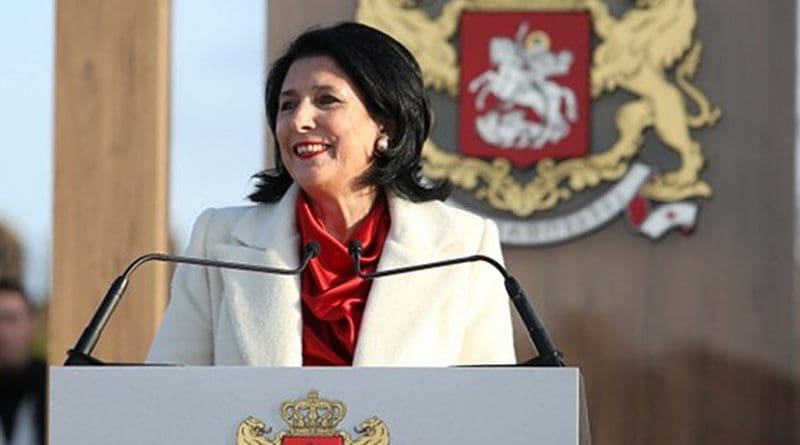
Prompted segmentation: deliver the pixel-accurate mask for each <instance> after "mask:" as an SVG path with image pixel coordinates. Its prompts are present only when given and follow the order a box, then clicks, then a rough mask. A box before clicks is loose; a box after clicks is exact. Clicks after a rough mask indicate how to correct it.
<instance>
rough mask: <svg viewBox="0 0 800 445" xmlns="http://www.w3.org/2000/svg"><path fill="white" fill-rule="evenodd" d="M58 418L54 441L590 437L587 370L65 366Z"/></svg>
mask: <svg viewBox="0 0 800 445" xmlns="http://www.w3.org/2000/svg"><path fill="white" fill-rule="evenodd" d="M312 391H316V394H315V393H314V392H312ZM317 394H318V397H317ZM249 417H252V418H251V419H250V420H246V419H248V418H249ZM49 419H50V428H49V436H50V442H49V443H50V445H62V444H63V445H76V444H81V445H95V444H96V445H108V444H112V443H113V444H114V445H128V444H136V445H142V444H231V445H233V444H236V445H269V444H274V445H278V444H280V445H333V444H340V445H351V444H353V445H362V444H364V445H367V444H369V445H378V444H388V443H391V444H395V445H411V444H452V445H472V444H475V445H478V444H480V445H486V444H502V445H512V444H537V445H538V444H542V445H555V444H587V443H589V441H590V440H589V432H588V422H587V421H586V420H587V419H586V411H585V403H584V401H583V389H582V382H581V376H580V372H579V370H578V369H577V368H491V367H487V368H254V367H247V368H245V367H175V368H170V367H53V368H51V370H50V413H49ZM287 419H288V421H287ZM262 426H263V428H264V430H263V431H262V429H261V427H262ZM354 428H361V429H360V430H359V431H360V432H356V431H354ZM270 429H271V431H270ZM262 433H263V434H262ZM387 434H388V438H387V437H385V436H386V435H387Z"/></svg>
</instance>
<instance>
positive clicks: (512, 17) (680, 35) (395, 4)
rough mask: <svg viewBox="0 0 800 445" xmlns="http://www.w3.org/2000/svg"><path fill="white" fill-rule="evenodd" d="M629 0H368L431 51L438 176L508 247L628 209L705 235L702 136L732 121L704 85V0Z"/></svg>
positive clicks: (366, 17)
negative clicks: (700, 27)
mask: <svg viewBox="0 0 800 445" xmlns="http://www.w3.org/2000/svg"><path fill="white" fill-rule="evenodd" d="M609 3H613V2H609ZM625 3H630V5H629V6H627V7H626V9H625V10H623V11H620V13H619V14H617V11H614V10H613V9H612V8H611V7H610V6H609V4H607V2H606V1H604V0H452V1H445V2H442V1H435V2H434V1H431V0H359V2H358V8H357V10H356V19H357V20H358V21H360V22H362V23H365V24H367V25H370V26H373V27H376V28H378V29H381V30H383V31H384V32H386V33H387V34H389V35H391V36H393V37H395V38H396V39H397V40H398V41H400V42H401V43H403V44H404V45H405V46H406V47H407V48H409V50H410V51H411V52H412V53H413V54H414V56H415V57H416V58H417V60H418V61H419V63H420V66H421V68H422V71H423V75H424V80H425V86H426V88H427V89H428V91H429V92H430V93H431V94H430V95H431V98H432V104H433V109H434V110H433V111H434V116H435V122H434V129H433V131H432V136H431V138H430V139H429V140H428V141H426V143H425V147H424V149H423V153H422V155H423V170H424V172H425V174H426V175H427V176H428V177H429V178H431V179H443V180H448V181H450V183H451V184H452V185H453V186H454V193H453V197H452V200H453V202H454V203H455V204H457V205H459V206H461V207H465V208H468V209H470V210H472V211H475V212H478V213H482V214H484V215H485V216H486V217H489V218H492V219H493V220H494V221H495V222H496V223H497V225H498V228H499V230H500V238H501V241H503V242H504V243H505V244H512V245H526V246H536V245H547V244H553V243H557V242H562V241H567V240H570V239H574V238H578V237H580V236H583V235H586V234H589V233H591V232H593V231H596V230H599V229H601V228H602V227H604V226H606V225H607V224H608V223H610V222H612V221H613V220H615V219H617V218H619V217H620V216H622V215H624V216H626V217H627V221H628V223H629V226H630V228H631V229H632V231H634V232H635V233H637V234H640V235H643V236H646V237H649V238H651V239H659V238H661V237H662V236H664V235H665V234H666V233H668V232H670V231H671V230H673V229H681V230H683V231H684V232H685V233H690V232H691V231H692V229H693V228H694V227H695V224H696V220H697V216H698V214H699V208H700V205H702V203H703V202H704V201H705V200H706V199H708V198H710V197H711V196H712V194H713V189H712V184H710V183H709V182H707V180H706V178H704V177H703V176H704V175H703V169H704V167H705V164H706V156H705V153H704V152H703V147H702V146H701V144H700V142H699V141H698V140H697V138H696V137H694V134H693V133H695V132H696V131H697V130H700V129H702V128H704V127H712V126H714V125H715V124H716V123H717V121H718V119H719V118H720V115H721V111H720V109H719V108H718V107H716V106H715V105H713V104H712V103H711V102H710V101H709V100H708V98H707V97H706V95H705V94H704V93H703V92H702V91H701V89H700V88H699V87H698V86H696V85H695V84H694V77H695V74H696V73H697V70H698V67H699V65H700V60H701V53H702V48H703V46H702V42H701V41H700V40H699V39H698V38H697V37H696V36H695V32H694V31H695V28H696V25H697V23H698V13H697V8H696V6H695V3H696V0H636V1H635V2H633V1H631V2H625Z"/></svg>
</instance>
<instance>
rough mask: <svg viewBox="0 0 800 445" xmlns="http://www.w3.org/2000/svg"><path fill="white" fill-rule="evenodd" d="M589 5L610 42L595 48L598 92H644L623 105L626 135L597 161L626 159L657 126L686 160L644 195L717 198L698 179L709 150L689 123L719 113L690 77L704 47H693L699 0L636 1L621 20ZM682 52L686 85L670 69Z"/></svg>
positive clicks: (620, 115)
mask: <svg viewBox="0 0 800 445" xmlns="http://www.w3.org/2000/svg"><path fill="white" fill-rule="evenodd" d="M584 5H585V7H586V8H587V9H588V10H589V11H590V13H591V14H592V17H593V18H594V29H595V33H596V34H597V35H598V36H599V37H600V38H601V39H602V40H603V41H602V43H600V45H599V46H598V47H597V49H596V50H595V52H594V63H593V67H592V73H591V85H592V95H593V96H594V97H598V96H600V95H601V94H603V93H605V92H612V91H614V90H616V89H618V88H621V89H624V90H626V91H628V92H631V93H633V94H636V95H638V96H639V99H636V100H633V101H631V102H629V103H627V104H625V105H623V106H622V107H620V109H619V110H618V111H617V113H616V125H617V128H618V130H619V132H620V139H619V141H617V143H616V144H615V145H614V147H612V149H611V150H609V151H608V152H607V156H605V157H603V156H602V155H601V156H599V157H598V158H596V159H595V162H596V164H598V165H602V164H603V162H608V163H618V162H625V164H627V161H628V160H629V159H630V158H631V157H633V156H634V155H635V154H636V152H637V151H638V147H639V145H640V143H639V142H638V141H639V139H640V138H641V137H642V132H643V131H644V130H645V129H646V128H648V127H651V126H652V127H653V129H654V130H655V133H656V135H657V136H658V138H659V139H660V140H661V142H663V143H664V144H665V145H667V146H669V147H670V148H672V149H673V150H675V151H676V152H677V153H678V155H679V156H680V160H681V165H680V167H678V168H677V169H676V170H674V171H671V172H668V173H664V174H659V175H656V176H655V177H654V178H653V179H652V181H651V182H650V183H649V184H647V185H646V186H645V188H644V193H645V195H647V196H648V197H650V198H652V199H656V200H660V201H675V200H680V199H685V198H692V197H708V196H710V195H711V188H710V187H709V186H708V184H706V183H705V182H704V181H702V180H699V179H698V175H699V172H700V170H701V169H702V167H703V156H702V153H701V151H700V145H699V144H698V143H697V142H696V141H694V140H692V139H691V137H690V135H689V128H698V127H701V126H706V125H712V124H714V123H715V122H716V121H717V119H719V116H720V111H719V109H717V108H716V107H714V108H712V107H711V106H710V105H709V103H708V100H707V99H706V98H705V96H703V94H702V93H701V92H700V91H699V90H697V89H696V88H695V87H694V86H693V85H691V84H690V83H689V82H688V79H689V78H691V77H692V76H693V75H694V73H695V71H696V69H697V64H698V61H699V53H700V50H701V47H700V44H699V43H695V45H694V46H692V41H693V40H692V30H693V29H694V27H695V25H696V23H697V13H696V11H695V7H694V0H637V2H636V8H635V9H633V10H630V11H628V12H626V13H625V14H623V16H622V17H621V18H620V19H619V20H617V19H614V18H613V17H612V16H611V15H610V14H609V11H608V7H607V5H606V4H605V3H604V2H602V1H601V0H585V3H584ZM681 58H684V63H683V64H681V65H680V66H679V67H678V70H677V72H676V81H677V83H678V86H679V87H680V89H679V88H678V87H677V86H675V85H674V84H673V83H671V82H670V81H669V80H668V79H667V76H666V73H665V70H667V69H669V68H670V67H672V66H673V65H674V64H675V63H676V62H677V61H678V60H680V59H681ZM681 90H683V91H684V92H685V93H686V94H687V95H688V96H689V97H690V98H691V99H692V100H694V102H695V104H696V106H697V107H698V110H699V111H698V113H697V115H695V116H689V115H688V113H687V111H686V106H685V105H684V102H683V96H682V94H681Z"/></svg>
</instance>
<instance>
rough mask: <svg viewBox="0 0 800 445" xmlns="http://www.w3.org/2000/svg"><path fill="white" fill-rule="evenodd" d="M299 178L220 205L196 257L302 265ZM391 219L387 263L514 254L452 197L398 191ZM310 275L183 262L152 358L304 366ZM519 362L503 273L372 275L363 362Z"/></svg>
mask: <svg viewBox="0 0 800 445" xmlns="http://www.w3.org/2000/svg"><path fill="white" fill-rule="evenodd" d="M298 190H299V189H298V188H297V187H296V186H294V185H293V186H292V187H291V188H290V189H289V190H288V191H287V193H286V195H285V196H284V197H283V198H282V199H281V200H280V201H278V202H277V203H274V204H267V205H263V204H262V205H256V206H250V207H237V208H224V209H209V210H206V211H205V212H203V213H202V214H201V215H200V217H199V218H198V220H197V222H196V224H195V227H194V230H193V233H192V237H191V241H190V243H189V248H188V251H187V255H189V256H198V257H206V258H211V259H215V260H223V261H235V262H243V263H253V264H261V265H268V266H272V267H281V268H292V267H296V266H297V265H298V263H299V258H298V257H299V250H300V247H299V243H300V235H299V233H298V231H297V229H296V227H295V202H296V200H297V193H298ZM389 212H390V215H391V227H390V229H389V234H388V236H387V238H386V242H385V244H384V247H383V253H382V255H381V258H380V260H379V262H378V270H386V269H390V268H395V267H402V266H408V265H413V264H419V263H424V262H429V261H434V260H442V259H447V258H453V257H457V256H463V255H472V254H478V253H480V254H485V255H488V256H491V257H493V258H495V259H497V260H500V261H502V255H501V252H500V244H499V240H498V235H497V228H496V226H495V225H494V223H492V222H491V221H489V220H486V219H483V218H480V217H478V216H475V215H473V214H471V213H468V212H465V211H462V210H457V209H454V208H452V207H449V206H447V205H445V204H443V203H441V202H438V201H433V202H424V203H412V202H410V201H408V200H405V199H402V198H399V197H396V196H389ZM301 317H302V311H301V300H300V280H299V278H298V277H292V276H278V275H267V274H262V273H256V272H245V271H236V270H225V269H215V268H205V267H201V266H183V265H181V266H178V268H177V269H176V271H175V277H174V279H173V282H172V296H171V301H170V303H169V307H168V308H167V312H166V315H165V318H164V321H163V324H162V326H161V328H160V330H159V332H158V335H157V336H156V339H155V341H154V342H153V345H152V347H151V350H150V354H149V355H148V362H151V363H181V364H189V365H210V364H216V365H256V366H269V365H282V366H300V365H301V364H302V338H301V333H302V318H301ZM514 362H515V356H514V347H513V336H512V327H511V318H510V311H509V303H508V298H507V296H506V293H505V290H504V287H503V280H502V276H501V275H500V274H499V273H497V271H495V270H494V269H493V268H492V267H491V266H490V265H488V264H485V263H468V264H463V265H458V266H451V267H447V268H441V269H434V270H429V271H422V272H414V273H411V274H405V275H399V276H393V277H386V278H380V279H377V280H375V281H374V282H373V283H372V287H371V290H370V292H369V296H368V298H367V304H366V307H365V309H364V316H363V319H362V324H361V329H360V331H359V336H358V340H357V343H356V349H355V355H354V358H353V365H354V366H448V365H456V364H500V363H504V364H509V363H514Z"/></svg>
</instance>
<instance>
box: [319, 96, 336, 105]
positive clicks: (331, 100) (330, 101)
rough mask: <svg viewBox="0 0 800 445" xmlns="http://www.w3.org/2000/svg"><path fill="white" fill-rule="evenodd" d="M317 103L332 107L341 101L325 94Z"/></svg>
mask: <svg viewBox="0 0 800 445" xmlns="http://www.w3.org/2000/svg"><path fill="white" fill-rule="evenodd" d="M317 102H319V103H320V104H321V105H332V104H335V103H338V102H340V101H339V98H337V97H336V96H332V95H330V94H325V95H322V96H320V97H319V99H317Z"/></svg>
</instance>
